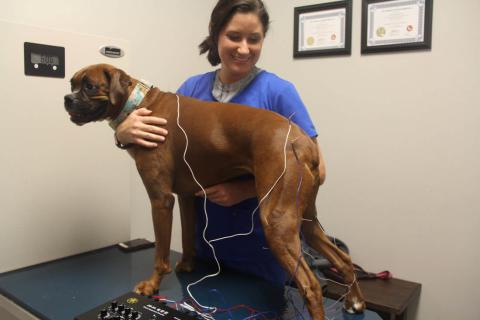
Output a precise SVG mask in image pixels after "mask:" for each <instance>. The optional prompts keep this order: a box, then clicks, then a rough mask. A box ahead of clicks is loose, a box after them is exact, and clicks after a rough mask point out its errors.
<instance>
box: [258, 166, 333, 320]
mask: <svg viewBox="0 0 480 320" xmlns="http://www.w3.org/2000/svg"><path fill="white" fill-rule="evenodd" d="M269 171H270V170H269ZM258 178H260V179H258ZM256 181H257V191H258V190H259V191H260V192H259V195H261V194H262V193H263V192H264V190H265V189H266V188H265V186H262V185H261V184H262V182H259V181H271V179H266V180H265V179H262V178H261V177H257V176H256ZM296 186H297V185H296V176H295V173H294V172H293V173H292V172H289V171H287V172H286V174H285V176H284V177H283V178H282V180H280V181H279V183H278V185H277V186H276V187H275V188H274V190H273V191H272V193H271V194H270V196H269V197H268V198H267V199H266V200H265V202H264V203H262V205H261V209H260V210H261V219H260V220H261V221H262V225H263V228H264V231H265V237H266V239H267V242H268V245H269V247H270V250H271V251H272V253H273V254H274V255H275V257H276V258H277V260H278V262H279V263H280V264H281V265H282V266H283V268H284V269H285V270H286V271H287V272H288V273H289V274H290V276H291V277H292V279H293V280H294V281H295V283H296V284H297V287H298V288H299V291H300V293H301V294H302V296H303V297H304V299H305V301H306V305H307V308H308V311H309V313H310V315H311V317H312V319H313V320H323V319H324V316H325V315H324V310H323V297H322V291H321V287H320V284H319V282H318V280H317V278H316V277H315V275H314V274H313V272H312V271H311V270H310V268H309V267H308V265H307V263H306V262H305V260H304V258H303V255H302V251H301V244H300V237H299V231H300V230H299V228H300V224H301V220H300V219H301V215H302V213H303V210H304V206H303V205H302V204H301V203H299V205H298V206H297V204H296V203H297V202H296V194H295V190H296Z"/></svg>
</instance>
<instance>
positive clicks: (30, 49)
mask: <svg viewBox="0 0 480 320" xmlns="http://www.w3.org/2000/svg"><path fill="white" fill-rule="evenodd" d="M23 51H24V64H25V75H28V76H39V77H52V78H65V48H64V47H57V46H51V45H46V44H40V43H31V42H24V44H23Z"/></svg>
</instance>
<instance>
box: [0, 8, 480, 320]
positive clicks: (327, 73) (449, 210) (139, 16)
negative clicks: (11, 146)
mask: <svg viewBox="0 0 480 320" xmlns="http://www.w3.org/2000/svg"><path fill="white" fill-rule="evenodd" d="M265 1H266V4H267V6H268V8H269V10H270V14H271V18H272V25H271V30H270V33H269V35H268V37H267V40H266V43H265V47H264V52H263V57H262V59H261V60H260V62H259V66H260V67H263V68H266V69H268V70H270V71H273V72H275V73H277V74H279V75H280V76H283V77H284V78H287V79H289V80H290V81H292V82H293V83H295V85H296V86H297V89H298V90H299V92H300V93H301V95H302V97H303V99H304V100H305V102H306V104H307V106H308V107H309V110H310V112H311V115H312V117H313V119H314V122H315V124H316V126H317V129H318V132H319V141H320V143H321V145H322V147H323V151H324V153H325V158H326V161H327V171H328V177H327V182H326V184H325V185H324V187H322V189H321V192H320V195H319V198H318V201H317V203H318V207H319V214H320V220H321V221H322V223H323V224H324V226H325V227H326V229H327V231H329V232H330V233H331V234H333V235H335V236H337V237H339V238H341V239H342V240H344V241H346V242H347V244H348V245H349V247H350V249H351V251H352V256H353V258H354V260H355V262H357V263H358V264H360V265H362V266H364V267H365V268H366V269H367V270H371V271H380V270H384V269H389V270H390V271H392V272H393V273H394V275H395V276H396V277H399V278H404V279H408V280H412V281H417V282H420V283H422V285H423V288H422V294H421V300H420V306H419V308H418V313H417V316H416V319H422V320H423V319H426V320H437V319H474V318H475V317H476V312H477V310H476V302H477V300H478V297H479V296H480V289H479V288H478V286H477V284H478V283H480V277H479V275H478V273H476V272H475V271H476V267H477V266H478V265H479V264H480V254H479V250H478V249H477V248H476V244H478V243H480V236H479V235H478V233H477V232H476V229H478V227H479V226H480V218H479V215H478V213H479V212H480V210H479V209H480V205H479V203H478V201H477V200H476V198H475V195H476V194H477V193H478V190H479V189H480V188H479V187H480V185H479V184H480V169H479V166H478V163H479V162H480V161H479V160H480V159H479V158H480V153H479V147H480V146H479V138H478V137H479V129H478V123H479V120H480V119H479V118H480V109H479V108H478V106H479V103H478V101H479V100H480V99H479V98H480V96H479V95H480V94H479V90H478V87H479V86H480V76H479V75H478V73H479V71H480V68H479V62H478V57H479V56H480V55H479V54H480V52H479V51H480V44H479V38H478V35H477V34H476V33H477V30H478V29H479V27H480V25H479V22H478V20H477V14H478V12H479V11H480V2H479V1H477V0H457V1H448V0H435V1H434V14H433V48H432V50H431V51H421V52H404V53H390V54H377V55H364V56H361V55H360V53H359V52H360V25H361V21H360V19H361V1H359V0H356V1H354V5H353V35H352V55H351V56H349V57H324V58H314V59H303V60H294V59H292V42H293V40H292V39H293V7H295V6H302V5H308V4H314V3H319V2H325V1H311V0H309V1H307V0H297V1H286V0H275V1H274V0H265ZM4 2H5V1H4ZM214 3H215V1H214V0H204V1H193V0H190V1H188V0H176V1H165V0H163V1H160V0H144V1H141V2H138V1H135V2H134V1H126V0H121V1H120V0H118V1H114V0H109V1H98V2H97V1H82V2H78V1H60V0H58V1H54V0H49V1H42V2H37V1H34V0H18V1H15V0H12V1H7V2H5V3H2V11H1V12H0V19H2V18H3V19H9V20H14V21H17V22H25V23H30V24H37V25H41V26H45V27H51V28H58V29H66V30H70V31H76V32H84V33H89V34H97V35H102V36H108V37H114V38H123V39H127V40H128V41H129V42H130V44H131V47H132V48H133V49H132V51H131V66H132V67H131V70H129V72H130V73H131V74H132V75H138V76H140V77H142V78H145V79H148V80H150V81H152V82H154V83H156V84H158V85H159V86H160V87H161V88H162V89H164V90H175V89H176V88H177V87H178V85H179V84H180V83H181V82H182V81H183V80H184V79H185V78H186V77H187V76H189V75H191V74H196V73H199V72H203V71H207V70H209V69H210V67H209V65H208V64H207V62H206V59H205V58H204V57H203V56H202V57H199V56H198V52H197V45H198V43H199V42H200V41H201V40H202V39H203V37H204V36H205V35H206V32H207V25H208V18H209V14H210V11H211V9H212V6H213V4H214ZM46 4H48V5H46ZM140 4H141V5H140ZM47 7H48V8H56V9H55V10H54V11H53V10H47V9H46V8H47ZM36 12H43V13H44V14H45V15H44V16H43V17H40V16H38V15H36V14H35V13H36ZM132 13H135V15H132ZM2 85H4V84H2ZM2 108H3V107H2ZM106 147H107V148H113V144H110V143H107V144H106ZM115 156H116V155H115ZM131 175H132V180H131V181H132V183H131V186H130V188H131V191H132V193H131V196H132V199H131V204H130V205H131V211H132V214H131V226H130V227H131V235H132V237H136V236H144V237H147V238H151V239H152V238H153V235H152V228H151V225H150V223H151V222H150V221H151V220H150V215H149V209H148V200H147V198H146V196H145V192H144V190H143V187H142V186H141V183H140V182H139V179H138V178H137V176H136V174H135V172H134V169H133V167H131ZM19 197H21V195H19ZM7 219H13V218H11V217H10V218H7ZM177 230H178V220H177ZM46 236H48V234H46ZM86 237H88V235H86ZM174 237H175V240H174V241H173V247H174V248H176V249H180V245H179V244H180V241H179V239H180V238H179V237H180V236H179V234H178V233H176V234H175V235H174Z"/></svg>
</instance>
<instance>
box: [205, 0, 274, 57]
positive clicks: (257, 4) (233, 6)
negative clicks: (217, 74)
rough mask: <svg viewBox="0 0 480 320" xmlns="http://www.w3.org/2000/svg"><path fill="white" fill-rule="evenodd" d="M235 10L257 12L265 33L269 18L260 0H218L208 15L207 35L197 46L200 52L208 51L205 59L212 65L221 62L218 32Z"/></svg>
mask: <svg viewBox="0 0 480 320" xmlns="http://www.w3.org/2000/svg"><path fill="white" fill-rule="evenodd" d="M237 12H241V13H251V12H252V13H255V14H257V16H258V18H259V19H260V21H261V23H262V26H263V35H266V34H267V30H268V26H269V24H270V19H269V16H268V12H267V9H266V8H265V6H264V4H263V2H262V0H219V1H218V2H217V5H216V6H215V8H214V9H213V11H212V15H211V17H210V25H209V28H208V29H209V34H208V37H207V38H206V39H205V40H203V42H202V43H200V45H199V46H198V47H199V48H200V54H204V53H205V52H207V51H208V55H207V59H208V61H209V62H210V64H211V65H212V66H216V65H218V64H219V63H220V62H221V61H220V56H219V54H218V37H219V35H220V32H221V31H222V29H223V28H224V27H225V25H226V24H227V23H229V22H230V20H231V18H232V17H233V15H235V14H236V13H237Z"/></svg>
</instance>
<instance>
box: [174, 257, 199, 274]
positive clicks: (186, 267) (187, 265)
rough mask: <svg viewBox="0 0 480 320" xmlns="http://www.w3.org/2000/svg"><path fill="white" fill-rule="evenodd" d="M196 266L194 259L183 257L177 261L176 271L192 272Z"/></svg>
mask: <svg viewBox="0 0 480 320" xmlns="http://www.w3.org/2000/svg"><path fill="white" fill-rule="evenodd" d="M194 268H195V262H194V261H193V260H187V259H185V260H184V259H182V260H181V261H178V262H177V265H176V266H175V271H176V272H192V271H193V269H194Z"/></svg>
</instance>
